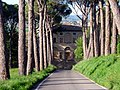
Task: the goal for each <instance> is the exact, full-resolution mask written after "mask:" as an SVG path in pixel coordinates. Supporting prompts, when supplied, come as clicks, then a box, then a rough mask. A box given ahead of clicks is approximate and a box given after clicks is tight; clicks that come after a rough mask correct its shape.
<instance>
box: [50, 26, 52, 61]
mask: <svg viewBox="0 0 120 90" xmlns="http://www.w3.org/2000/svg"><path fill="white" fill-rule="evenodd" d="M50 51H51V60H53V33H52V29H51V27H50Z"/></svg>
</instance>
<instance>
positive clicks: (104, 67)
mask: <svg viewBox="0 0 120 90" xmlns="http://www.w3.org/2000/svg"><path fill="white" fill-rule="evenodd" d="M74 69H75V70H77V71H79V72H81V73H83V74H84V75H86V76H87V77H89V78H91V79H92V80H94V81H95V82H97V83H99V84H101V85H103V86H105V87H107V88H108V89H109V90H120V55H109V56H100V57H98V58H91V59H89V60H84V61H81V62H80V63H78V64H77V65H76V66H75V67H74Z"/></svg>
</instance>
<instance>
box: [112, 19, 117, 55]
mask: <svg viewBox="0 0 120 90" xmlns="http://www.w3.org/2000/svg"><path fill="white" fill-rule="evenodd" d="M111 47H112V48H111V53H112V54H115V53H116V47H117V27H116V24H115V20H114V19H113V26H112V42H111Z"/></svg>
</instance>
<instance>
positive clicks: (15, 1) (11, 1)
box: [2, 0, 19, 4]
mask: <svg viewBox="0 0 120 90" xmlns="http://www.w3.org/2000/svg"><path fill="white" fill-rule="evenodd" d="M2 1H3V2H6V3H7V4H18V3H19V0H2Z"/></svg>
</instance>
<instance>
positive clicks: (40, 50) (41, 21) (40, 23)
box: [37, 0, 44, 70]
mask: <svg viewBox="0 0 120 90" xmlns="http://www.w3.org/2000/svg"><path fill="white" fill-rule="evenodd" d="M37 2H38V7H39V57H40V70H43V68H44V66H43V28H42V27H43V3H42V0H38V1H37Z"/></svg>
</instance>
